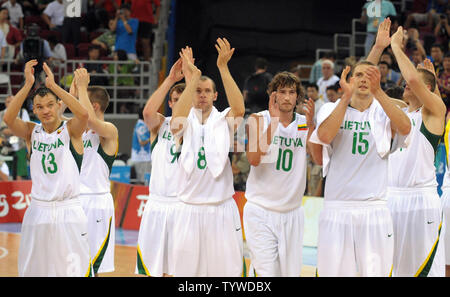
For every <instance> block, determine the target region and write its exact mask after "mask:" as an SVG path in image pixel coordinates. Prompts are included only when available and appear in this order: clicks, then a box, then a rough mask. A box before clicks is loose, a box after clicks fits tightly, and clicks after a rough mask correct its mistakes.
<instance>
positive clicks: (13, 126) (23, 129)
mask: <svg viewBox="0 0 450 297" xmlns="http://www.w3.org/2000/svg"><path fill="white" fill-rule="evenodd" d="M37 64H38V61H37V60H30V61H28V62H27V63H26V64H25V70H24V74H25V84H24V85H23V87H22V88H21V89H20V90H19V92H17V94H16V95H15V96H14V98H13V100H12V101H11V103H10V104H9V106H8V108H7V109H6V111H5V115H4V116H3V121H5V123H6V125H7V126H8V128H9V129H10V130H11V131H12V133H13V134H14V135H16V136H18V137H21V138H23V139H25V140H26V141H29V140H30V137H31V132H32V131H33V128H34V125H35V124H34V123H32V122H24V121H23V120H22V119H20V118H19V117H18V115H19V112H20V109H21V108H22V105H23V103H24V102H25V100H26V99H27V97H28V94H29V93H30V91H31V89H32V87H33V84H34V66H36V65H37Z"/></svg>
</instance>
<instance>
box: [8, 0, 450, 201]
mask: <svg viewBox="0 0 450 297" xmlns="http://www.w3.org/2000/svg"><path fill="white" fill-rule="evenodd" d="M447 2H448V1H447V0H415V1H414V2H413V5H412V9H411V10H410V11H405V12H400V11H397V9H396V8H395V6H394V5H393V3H391V2H390V1H388V0H382V1H380V3H381V10H380V11H381V15H380V16H379V17H372V16H371V15H372V14H370V13H367V9H368V8H369V5H370V3H371V2H367V3H366V4H365V5H364V6H363V7H362V10H361V16H360V21H361V22H362V23H363V24H365V26H366V33H367V34H366V39H365V44H364V56H361V57H356V56H349V57H342V56H341V55H340V53H338V52H333V51H329V52H326V53H324V54H323V56H322V57H320V59H319V60H317V61H315V62H314V64H313V65H312V67H311V71H310V72H309V78H306V79H307V80H308V82H307V83H306V84H304V85H303V88H304V90H305V92H304V93H305V94H306V95H305V97H307V98H312V99H313V100H314V101H315V112H316V113H317V112H318V110H319V109H320V108H321V106H322V105H323V104H325V103H326V102H335V101H336V100H337V99H338V98H340V95H341V89H340V85H339V78H340V74H341V72H342V70H343V69H344V68H345V66H347V65H350V66H354V65H355V64H356V63H357V62H358V61H359V60H361V59H364V57H365V56H367V55H368V53H369V51H370V49H371V47H372V45H373V43H374V41H375V38H376V33H377V30H378V25H379V24H380V23H381V22H382V20H383V19H384V18H386V17H389V18H390V19H391V34H393V33H394V32H395V31H396V30H397V28H398V27H399V26H403V28H404V29H405V30H406V34H407V36H408V37H407V38H406V39H405V41H404V50H405V52H406V54H407V55H408V56H409V58H410V59H411V61H412V62H413V63H414V65H416V66H417V65H419V64H422V63H423V61H424V60H425V59H427V58H428V59H430V60H431V61H432V62H433V65H434V67H435V71H436V76H437V81H438V85H439V90H440V93H441V95H442V100H443V101H444V103H445V104H446V106H447V110H450V52H449V42H450V39H449V36H450V25H449V18H450V6H449V5H448V3H447ZM82 3H83V6H82V13H83V17H82V18H67V17H64V12H63V11H62V5H63V4H62V0H24V1H18V0H0V7H1V8H0V47H1V52H0V61H1V60H3V59H5V58H9V59H14V60H15V61H16V63H17V64H21V65H23V63H24V62H25V61H26V60H27V59H29V53H28V52H27V51H28V50H29V47H30V46H29V45H28V44H26V43H25V40H27V37H30V36H35V35H37V36H41V37H42V45H41V48H42V51H41V53H40V54H41V57H40V58H41V59H42V61H44V60H45V61H47V62H48V63H50V64H51V65H53V66H57V65H58V63H61V62H63V61H66V60H68V59H80V60H90V61H98V62H97V63H89V64H86V65H85V67H86V68H87V70H88V71H89V73H90V74H91V83H92V84H96V85H103V86H107V85H112V84H113V81H112V80H111V79H110V78H108V77H106V76H95V74H96V73H114V72H117V73H122V74H126V73H133V71H136V68H137V66H138V65H139V63H140V61H149V60H150V58H151V55H152V53H151V42H152V40H151V38H149V36H151V31H152V28H153V27H154V26H155V25H156V24H157V22H158V17H159V7H160V1H159V0H152V1H150V0H94V1H87V0H86V1H82ZM355 17H357V16H355ZM25 19H28V20H29V21H30V20H32V21H34V23H35V24H36V25H35V26H28V27H27V26H26V23H27V22H25ZM130 32H132V34H130ZM83 44H85V45H86V44H87V46H82V45H83ZM102 60H116V61H129V62H130V63H128V64H123V65H118V66H116V65H113V64H111V65H109V67H107V66H105V65H104V64H102ZM0 63H1V62H0ZM269 66H270V61H267V60H266V59H264V58H258V59H256V61H255V71H254V73H252V74H251V75H250V76H249V77H247V78H246V80H245V82H244V85H243V86H242V92H243V95H244V100H245V104H246V115H247V116H248V115H249V114H250V113H254V112H258V111H261V110H264V109H267V102H268V95H267V92H266V89H267V85H268V83H269V82H270V80H271V79H272V77H273V74H272V73H269V72H268V71H267V69H268V68H269ZM0 67H1V65H0ZM115 67H117V69H114V68H115ZM378 67H379V69H380V73H381V86H382V88H383V90H385V91H386V92H387V93H388V94H389V95H390V96H391V97H395V98H401V95H402V93H403V86H404V80H403V78H402V76H401V74H400V71H399V68H398V65H397V63H396V61H395V58H394V55H393V54H392V51H391V49H390V48H389V47H388V48H387V49H386V50H385V52H384V53H383V54H382V55H381V58H380V62H379V64H378ZM281 70H290V71H291V72H293V73H295V74H297V75H298V76H299V77H300V79H301V80H302V81H305V77H304V76H303V75H304V74H302V72H301V71H300V70H301V69H300V68H299V67H295V66H294V67H293V68H292V69H280V71H281ZM36 71H37V72H38V73H39V72H40V70H39V69H36ZM69 78H70V77H69ZM66 83H67V84H69V85H70V79H69V80H68V81H67V82H66ZM135 83H136V82H135V80H134V78H133V77H120V78H119V79H118V81H117V84H118V85H120V86H132V85H134V84H135ZM135 95H136V94H135V93H134V92H131V93H128V94H127V93H125V94H121V96H125V97H126V96H129V97H130V98H133V96H135ZM300 99H301V100H300V101H299V105H298V107H297V112H299V113H303V106H302V102H303V100H304V99H305V98H300ZM24 110H25V112H26V109H24ZM120 112H122V113H136V114H137V113H139V110H138V107H137V106H132V105H129V104H122V105H121V106H120ZM0 116H1V114H0ZM24 116H28V113H27V114H26V115H24ZM30 116H32V115H30ZM140 121H141V120H138V122H137V123H136V129H135V135H134V136H133V139H134V140H133V148H132V150H133V152H134V153H133V152H132V153H131V154H132V155H133V158H135V159H136V160H138V161H136V162H143V163H142V164H144V165H143V166H144V169H142V168H140V169H139V170H136V174H138V172H137V171H139V174H138V175H139V178H138V180H140V181H142V179H143V176H144V174H145V171H147V172H149V171H150V168H151V164H150V161H149V160H150V149H149V147H150V144H149V143H148V139H149V133H147V132H148V131H145V125H142V123H141V122H140ZM2 127H3V126H0V129H3V128H2ZM0 131H2V132H1V133H3V135H4V139H8V137H9V136H8V135H7V132H8V131H4V130H0ZM21 149H22V148H21V146H20V144H19V143H17V144H15V148H14V149H11V151H14V153H13V154H22V151H21ZM141 150H142V151H144V152H146V154H148V158H141V157H142V156H141V157H138V155H139V153H138V152H139V151H141ZM19 151H20V153H17V152H19ZM11 154H12V153H11ZM17 158H19V157H17ZM20 158H21V159H20V160H22V157H20ZM230 161H231V163H232V169H233V174H234V177H235V178H234V181H235V189H236V190H241V191H244V190H245V183H246V179H247V176H248V173H249V170H250V165H249V163H248V161H247V158H246V157H245V153H242V152H233V153H231V154H230ZM18 163H20V164H22V165H20V166H22V167H23V162H22V161H20V162H15V164H18ZM25 163H26V162H25ZM0 169H1V168H0ZM6 169H7V168H6ZM11 170H13V168H12V165H11V166H10V167H9V171H11ZM14 172H15V173H14V175H15V176H21V175H20V174H22V173H23V168H21V169H18V168H14ZM19 172H20V174H18V173H19ZM5 173H6V176H8V174H9V175H11V173H8V172H6V171H5V170H2V171H1V172H0V179H3V178H4V176H2V174H5ZM26 176H27V174H25V175H24V176H22V177H23V178H26ZM307 180H308V185H307V190H306V195H312V196H322V195H323V180H322V177H321V167H320V166H318V165H315V164H314V163H313V162H312V161H311V160H309V162H308V179H307Z"/></svg>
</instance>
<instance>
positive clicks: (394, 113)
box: [366, 66, 411, 135]
mask: <svg viewBox="0 0 450 297" xmlns="http://www.w3.org/2000/svg"><path fill="white" fill-rule="evenodd" d="M366 74H367V76H368V78H369V79H368V80H369V87H370V92H371V93H372V94H373V95H374V96H375V98H376V100H378V102H379V103H380V105H381V107H382V108H383V110H384V112H385V113H386V115H387V116H388V118H389V119H390V120H391V127H392V128H393V130H394V132H395V131H396V132H398V133H399V134H401V135H408V134H409V132H410V130H411V121H410V120H409V117H408V116H407V115H406V113H404V112H403V110H401V109H400V108H399V107H398V106H397V105H396V103H394V101H393V100H392V98H390V97H389V96H388V95H387V94H386V93H385V92H384V91H383V89H381V85H380V79H381V74H380V70H378V68H377V67H375V66H371V67H368V68H367V70H366Z"/></svg>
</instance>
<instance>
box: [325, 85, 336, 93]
mask: <svg viewBox="0 0 450 297" xmlns="http://www.w3.org/2000/svg"><path fill="white" fill-rule="evenodd" d="M328 90H332V91H336V92H338V91H339V87H338V86H337V85H331V86H328V87H327V89H326V90H325V91H328Z"/></svg>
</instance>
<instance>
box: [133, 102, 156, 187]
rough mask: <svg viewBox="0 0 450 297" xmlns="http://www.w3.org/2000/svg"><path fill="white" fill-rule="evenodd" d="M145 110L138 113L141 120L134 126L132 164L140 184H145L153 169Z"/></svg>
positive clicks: (141, 109)
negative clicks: (148, 174)
mask: <svg viewBox="0 0 450 297" xmlns="http://www.w3.org/2000/svg"><path fill="white" fill-rule="evenodd" d="M143 110H144V108H143V107H141V108H140V109H139V112H138V115H139V119H138V120H137V122H136V125H135V126H134V131H133V139H132V147H131V162H132V163H133V166H134V169H135V170H136V179H137V180H138V182H140V183H144V182H145V174H146V173H150V172H151V169H152V163H151V160H152V159H151V151H150V131H149V130H148V128H147V125H146V124H145V122H144V116H143V114H142V112H143Z"/></svg>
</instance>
